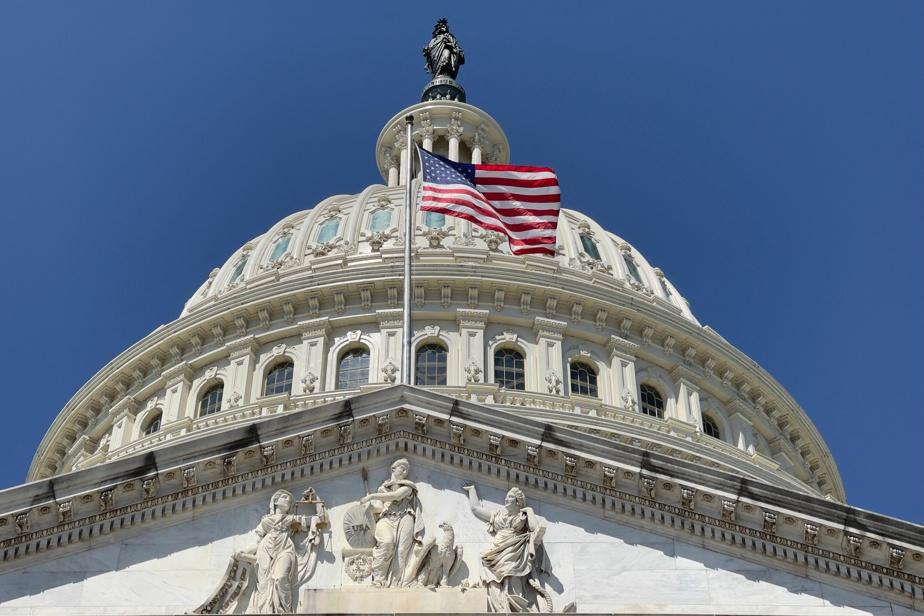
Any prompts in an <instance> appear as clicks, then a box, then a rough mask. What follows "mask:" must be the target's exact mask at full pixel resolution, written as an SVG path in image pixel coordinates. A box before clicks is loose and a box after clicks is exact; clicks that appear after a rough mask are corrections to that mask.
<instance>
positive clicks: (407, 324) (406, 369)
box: [401, 114, 414, 385]
mask: <svg viewBox="0 0 924 616" xmlns="http://www.w3.org/2000/svg"><path fill="white" fill-rule="evenodd" d="M404 121H405V122H406V123H407V165H406V166H405V167H406V170H407V173H406V174H405V176H404V322H403V323H402V329H403V332H404V345H403V349H402V351H401V383H402V384H403V385H410V384H411V245H412V244H413V243H414V194H413V192H412V191H411V180H412V178H413V177H414V151H413V150H412V149H411V148H412V147H413V145H414V141H413V140H412V139H411V129H412V128H413V126H414V116H413V115H410V114H408V115H406V116H404Z"/></svg>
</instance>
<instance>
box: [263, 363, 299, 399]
mask: <svg viewBox="0 0 924 616" xmlns="http://www.w3.org/2000/svg"><path fill="white" fill-rule="evenodd" d="M294 372H295V366H294V365H293V364H292V362H290V361H287V362H283V363H281V364H276V366H275V367H274V368H273V369H272V370H270V371H269V372H268V373H267V374H266V380H265V381H264V383H263V395H264V396H274V395H276V394H287V393H291V391H292V374H293V373H294Z"/></svg>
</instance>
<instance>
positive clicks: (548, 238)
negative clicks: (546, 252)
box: [420, 204, 555, 246]
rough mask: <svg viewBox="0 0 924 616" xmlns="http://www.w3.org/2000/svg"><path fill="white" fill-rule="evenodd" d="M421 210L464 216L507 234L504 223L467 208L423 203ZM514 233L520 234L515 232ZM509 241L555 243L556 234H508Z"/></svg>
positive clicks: (525, 244) (513, 243) (524, 244)
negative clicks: (520, 235)
mask: <svg viewBox="0 0 924 616" xmlns="http://www.w3.org/2000/svg"><path fill="white" fill-rule="evenodd" d="M420 209H421V210H423V211H426V212H437V213H439V214H445V215H447V216H452V217H454V218H463V219H465V220H468V221H469V222H473V223H475V224H476V225H478V226H480V227H482V228H483V229H488V230H490V231H499V232H501V233H503V234H505V235H507V231H506V228H505V227H504V226H503V225H500V224H497V223H495V222H493V221H492V220H491V219H487V220H485V219H484V218H483V217H480V216H477V215H475V214H473V213H472V212H471V211H469V210H468V209H467V208H462V207H453V208H448V207H441V206H438V205H430V204H421V207H420ZM514 235H519V234H517V233H514ZM507 241H508V242H509V243H510V245H511V246H533V245H537V244H554V243H555V235H534V236H527V237H510V236H509V235H508V236H507Z"/></svg>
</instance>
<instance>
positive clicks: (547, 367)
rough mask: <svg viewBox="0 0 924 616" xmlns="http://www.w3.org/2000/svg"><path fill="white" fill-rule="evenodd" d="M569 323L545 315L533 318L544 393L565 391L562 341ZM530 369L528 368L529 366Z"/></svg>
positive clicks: (537, 358)
mask: <svg viewBox="0 0 924 616" xmlns="http://www.w3.org/2000/svg"><path fill="white" fill-rule="evenodd" d="M567 327H568V324H567V323H565V322H564V321H555V320H554V319H546V318H545V317H536V318H535V319H533V332H535V334H536V351H537V353H536V355H537V357H536V361H537V362H538V364H537V367H538V372H537V373H536V374H537V377H538V380H539V382H538V387H537V389H538V390H539V391H541V392H543V393H549V394H552V395H561V394H562V393H563V392H564V391H565V373H564V370H563V368H562V355H561V341H562V338H563V337H564V334H565V329H566V328H567ZM527 371H528V368H527Z"/></svg>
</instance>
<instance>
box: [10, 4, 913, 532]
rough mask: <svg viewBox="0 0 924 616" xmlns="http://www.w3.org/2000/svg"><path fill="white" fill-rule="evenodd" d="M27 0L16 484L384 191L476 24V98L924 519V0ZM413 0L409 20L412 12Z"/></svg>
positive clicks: (22, 22)
mask: <svg viewBox="0 0 924 616" xmlns="http://www.w3.org/2000/svg"><path fill="white" fill-rule="evenodd" d="M582 6H583V8H582V9H581V10H578V9H577V8H574V7H571V6H570V5H568V6H566V5H565V3H543V2H529V3H511V4H507V3H480V2H469V3H464V4H463V3H453V4H448V3H447V4H443V5H441V6H437V5H435V4H432V3H431V4H424V3H401V4H400V5H399V4H395V3H381V2H378V3H368V4H355V3H350V4H346V3H343V4H335V3H329V4H324V5H321V4H320V3H306V2H273V3H239V2H221V3H217V2H211V3H210V2H200V3H187V2H159V3H141V2H106V3H103V2H82V3H72V2H60V3H55V2H25V1H19V0H6V1H5V2H4V3H2V4H0V78H2V93H0V225H2V228H3V229H4V230H5V231H6V233H5V234H4V235H5V237H4V241H5V243H6V251H5V252H6V255H7V264H6V266H5V268H4V284H5V286H6V289H7V290H6V292H5V293H4V297H5V298H6V299H5V300H4V301H3V302H0V322H2V323H3V324H4V326H5V331H4V335H3V339H4V342H5V346H6V349H7V351H6V352H5V353H3V354H2V355H0V379H2V382H0V387H2V391H3V392H4V394H5V400H6V403H5V405H6V411H5V424H4V428H5V429H4V430H3V432H2V434H0V447H2V449H3V451H4V452H5V455H4V462H5V464H4V465H3V466H2V468H0V486H9V485H14V484H17V483H19V482H21V481H22V479H23V477H24V475H25V472H26V469H27V467H28V464H29V462H30V460H31V457H32V454H33V452H34V450H35V447H36V446H37V444H38V442H39V440H40V439H41V437H42V435H43V433H44V431H45V429H46V427H47V426H48V425H49V424H50V423H51V421H52V419H53V418H54V416H55V415H56V414H57V412H58V410H59V409H60V408H61V407H62V406H63V405H64V404H65V403H66V401H67V400H68V398H69V397H70V396H71V395H72V394H73V392H75V391H76V390H77V388H79V387H80V385H81V384H82V383H83V382H85V381H86V380H87V379H89V378H90V377H91V376H92V375H93V374H94V373H95V372H96V371H97V370H98V369H99V368H100V367H102V366H103V365H104V364H105V363H106V362H107V361H109V359H111V358H112V357H113V356H115V355H116V354H117V353H119V352H120V351H121V350H123V349H124V348H125V347H127V346H128V345H130V344H131V343H133V342H135V341H136V340H138V339H140V338H142V337H143V336H145V335H146V334H147V333H149V332H150V331H151V330H153V329H154V328H156V327H157V326H158V325H160V324H162V323H166V322H168V321H170V320H172V319H174V318H175V317H176V316H177V315H178V314H179V311H180V309H181V307H182V305H183V303H184V301H185V300H186V299H187V298H188V297H189V295H191V294H192V293H193V291H194V290H195V289H196V288H197V286H198V285H199V284H201V282H202V281H203V280H204V279H205V278H206V276H207V275H208V272H209V271H210V270H211V269H212V268H213V267H215V266H218V265H220V264H221V263H222V262H223V261H224V260H225V259H226V258H227V257H228V255H229V254H230V253H231V252H232V251H233V250H234V249H235V248H237V247H238V246H240V245H241V244H242V243H243V242H245V241H246V240H248V239H249V238H251V237H252V236H254V235H257V234H259V233H261V232H263V231H264V230H265V229H267V228H268V227H269V226H270V225H271V224H272V223H274V222H275V221H277V220H278V219H280V218H281V217H283V216H285V215H286V214H289V213H291V212H293V211H296V210H300V209H305V208H309V207H312V206H313V205H314V204H315V203H317V202H318V201H320V200H321V199H322V198H324V197H325V196H328V195H331V194H337V193H354V192H358V191H360V190H361V189H362V188H364V187H365V186H366V185H368V184H370V183H374V182H378V181H380V178H379V176H378V173H377V171H376V168H375V160H374V152H373V148H374V144H375V138H376V136H377V135H378V132H379V130H380V129H381V127H382V126H383V124H384V123H385V121H386V120H387V119H388V118H390V117H391V115H392V114H394V113H396V112H397V111H399V110H400V109H402V108H403V107H405V106H407V105H409V104H412V103H413V102H415V101H416V100H417V98H418V96H419V93H420V90H421V88H422V87H423V86H424V84H425V83H426V81H427V74H426V73H425V72H424V71H423V59H422V57H421V56H420V48H421V47H422V46H423V45H424V44H425V43H426V41H427V40H428V39H429V34H430V30H431V28H432V26H433V23H434V21H435V20H436V19H437V18H438V17H442V16H444V15H445V16H447V17H448V18H449V20H450V25H451V28H452V31H453V32H454V33H455V34H456V35H457V36H458V37H459V39H460V41H461V43H462V45H463V47H464V48H465V51H466V64H465V66H464V67H463V68H462V71H461V73H460V81H461V83H462V84H463V85H464V86H465V88H466V90H467V92H468V95H469V102H471V103H472V104H475V105H478V106H479V107H481V108H483V109H485V110H486V111H488V112H489V113H491V114H492V115H493V116H494V117H495V118H496V119H497V120H498V122H500V124H501V125H502V126H503V127H504V129H505V131H506V133H507V135H508V137H509V139H510V142H511V150H512V155H513V160H514V161H515V162H519V163H524V164H541V165H550V166H553V167H555V168H556V169H557V170H558V172H559V175H560V178H561V183H562V193H563V202H564V204H565V206H566V207H570V208H574V209H578V210H581V211H583V212H586V213H587V214H589V215H590V216H592V217H594V218H595V219H596V220H598V221H599V222H601V223H602V224H603V225H604V226H606V227H608V228H609V229H611V230H613V231H614V232H616V233H618V234H619V235H621V236H623V237H625V238H627V239H628V240H629V241H631V242H632V243H633V244H635V246H636V247H637V248H638V249H639V250H641V251H642V253H643V254H645V255H646V257H647V258H648V259H649V260H650V261H651V262H652V263H653V264H654V265H657V266H660V267H661V268H662V269H663V270H664V271H665V272H666V274H667V276H668V277H669V278H670V279H671V280H672V281H673V282H674V284H675V285H676V286H677V287H678V288H679V289H680V291H681V292H682V293H683V294H684V295H685V296H686V297H687V298H688V299H689V301H690V302H691V305H692V308H693V311H694V313H695V314H696V315H697V316H698V317H699V319H700V320H701V321H702V322H703V323H704V324H708V325H710V326H711V327H713V328H714V329H716V330H717V331H718V332H719V333H721V334H722V335H723V336H724V337H725V338H726V339H728V340H729V341H730V342H732V343H733V344H734V345H736V346H737V347H738V348H740V349H741V350H743V351H744V352H745V353H747V354H748V355H750V356H751V357H752V358H753V359H754V360H756V361H757V362H759V363H760V364H761V365H762V366H763V367H764V368H766V369H767V370H768V371H769V372H770V373H771V374H773V375H774V376H775V377H776V378H777V379H778V380H779V381H780V382H781V383H782V384H783V385H784V386H785V387H786V388H787V389H788V390H789V391H790V392H791V393H792V394H793V395H794V396H795V398H796V399H797V400H798V401H799V402H800V403H801V404H802V406H803V407H804V408H805V409H806V410H807V411H808V413H809V414H810V416H811V417H812V419H813V420H814V422H815V424H816V425H817V426H818V429H819V430H820V432H821V434H822V435H823V436H824V437H825V439H826V440H827V442H828V445H829V446H830V448H831V450H832V452H833V454H834V456H835V459H836V461H837V462H838V464H839V466H840V469H841V473H842V475H843V478H844V481H845V483H846V487H847V493H848V499H849V502H850V503H851V504H854V505H856V506H859V507H863V508H866V509H872V510H875V511H878V512H881V513H885V514H888V515H893V516H897V517H901V518H905V519H909V520H912V521H916V522H919V523H921V522H924V494H922V492H921V490H920V489H918V486H919V483H920V475H921V471H922V470H924V462H922V458H921V455H920V450H919V447H920V443H921V442H922V437H924V419H922V415H924V405H922V402H921V395H920V389H921V382H922V378H921V377H922V375H924V360H922V350H924V320H922V314H924V249H922V238H924V78H922V76H924V3H922V2H919V1H909V2H888V3H872V2H862V3H854V2H811V3H796V2H747V3H742V2H697V3H691V2H656V3H648V2H632V3H606V4H603V3H600V4H596V5H588V4H585V5H582ZM399 7H400V8H401V9H402V10H399Z"/></svg>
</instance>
